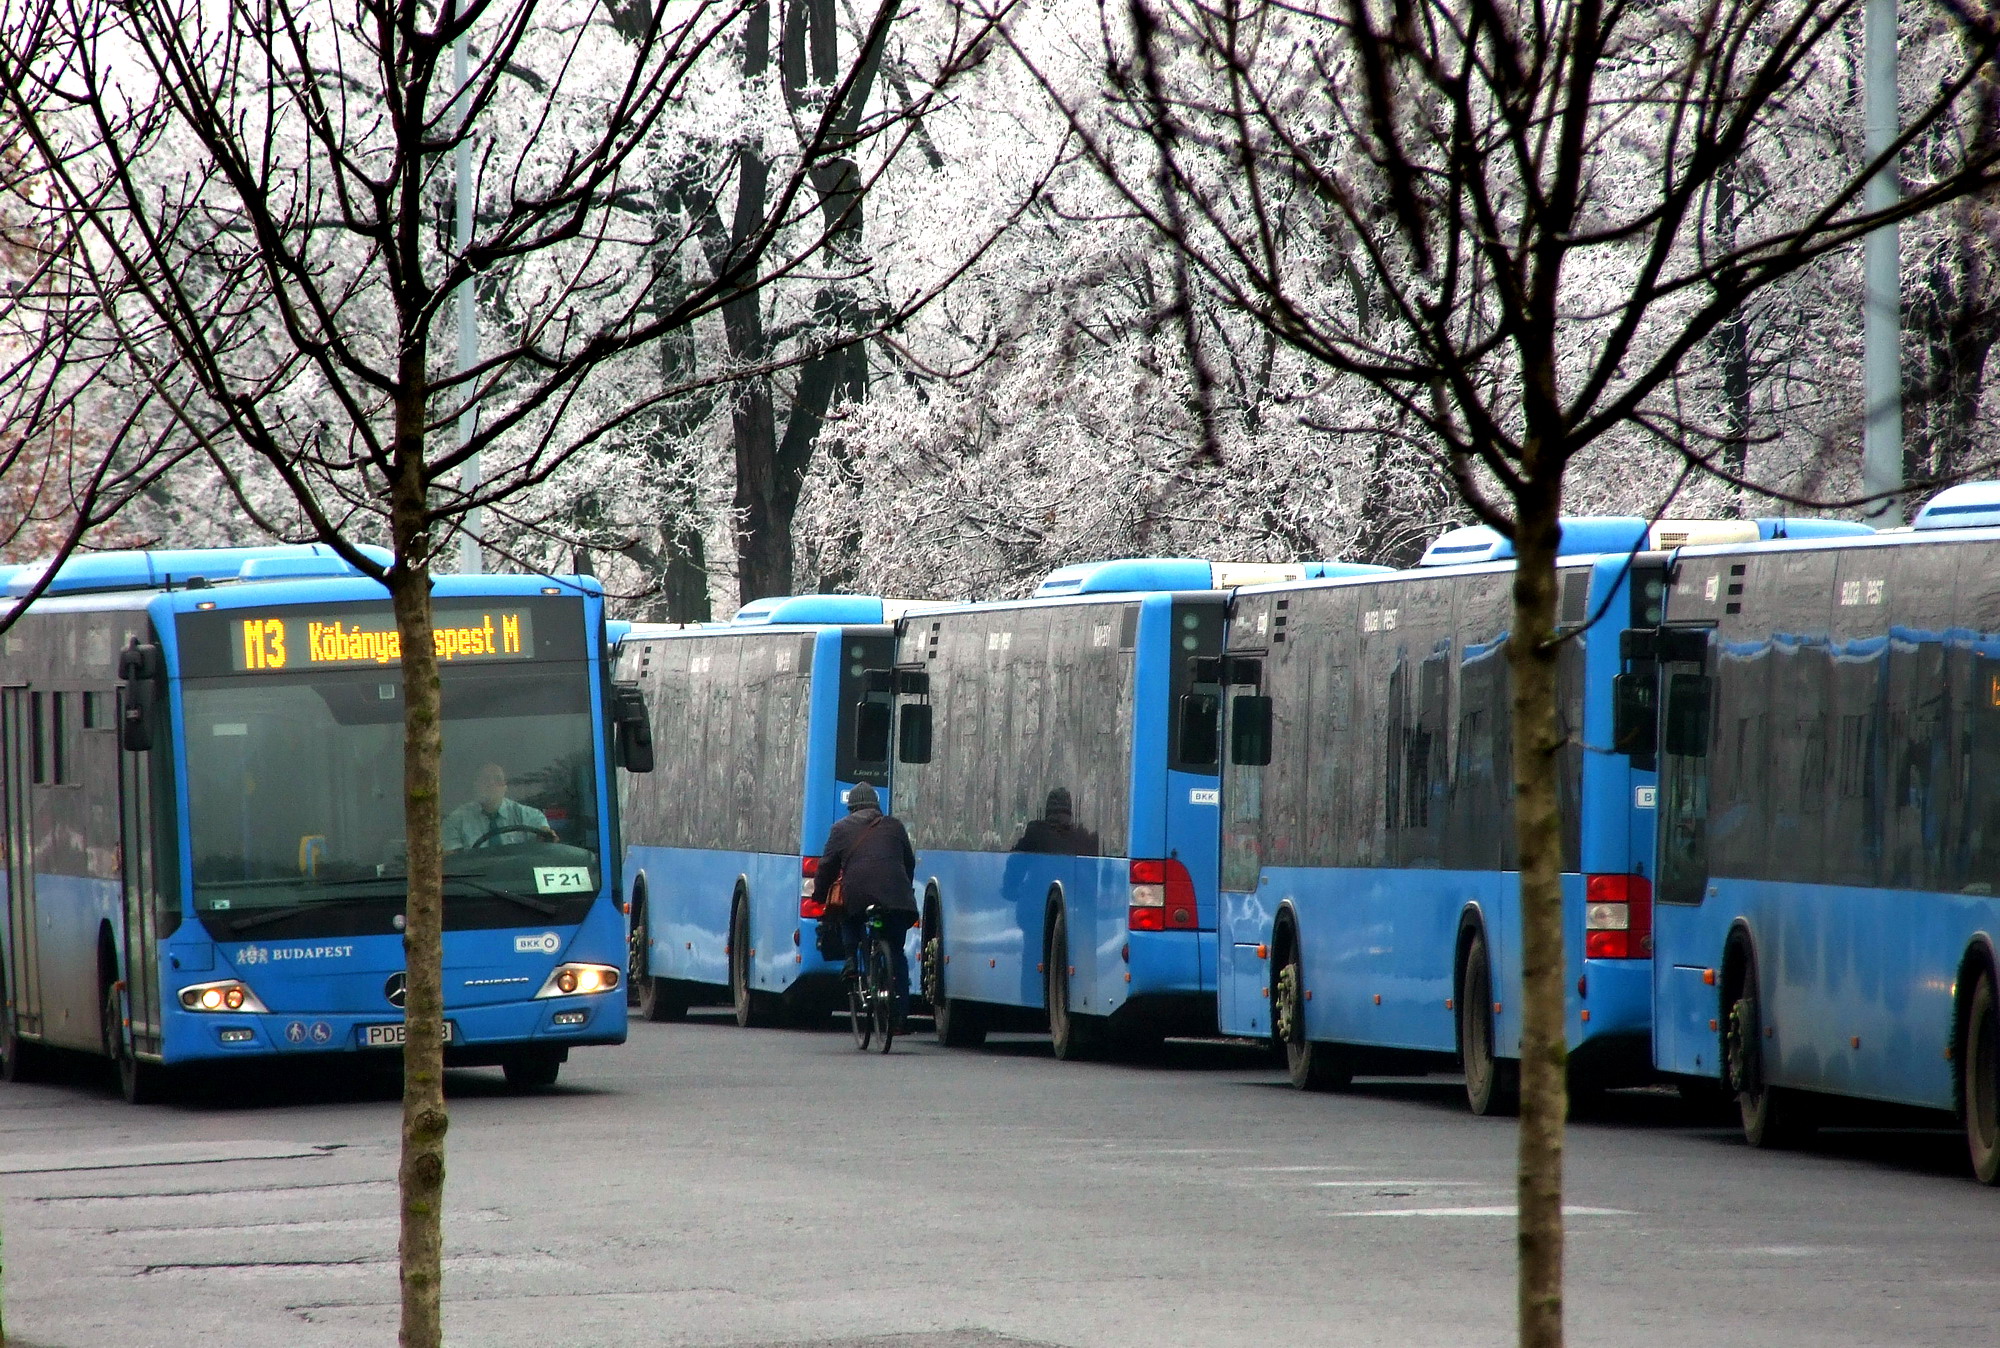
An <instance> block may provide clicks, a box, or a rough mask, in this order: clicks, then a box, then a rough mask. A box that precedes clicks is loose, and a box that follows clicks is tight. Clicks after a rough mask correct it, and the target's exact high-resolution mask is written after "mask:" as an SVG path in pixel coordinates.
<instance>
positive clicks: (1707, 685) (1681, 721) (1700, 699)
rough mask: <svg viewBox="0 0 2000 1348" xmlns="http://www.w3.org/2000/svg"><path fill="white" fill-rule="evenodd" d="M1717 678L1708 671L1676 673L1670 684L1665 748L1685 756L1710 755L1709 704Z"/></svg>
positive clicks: (1671, 752) (1672, 752)
mask: <svg viewBox="0 0 2000 1348" xmlns="http://www.w3.org/2000/svg"><path fill="white" fill-rule="evenodd" d="M1714 682H1715V681H1714V680H1713V679H1711V678H1710V677H1709V676H1708V675H1706V674H1676V675H1674V676H1673V677H1672V679H1671V680H1670V681H1669V683H1668V687H1667V729H1666V735H1665V737H1664V738H1665V741H1666V743H1665V746H1664V747H1665V749H1666V751H1667V752H1668V753H1670V754H1679V755H1680V756H1681V757H1683V758H1702V757H1705V756H1706V755H1707V754H1708V704H1709V700H1710V697H1711V692H1712V688H1713V686H1714Z"/></svg>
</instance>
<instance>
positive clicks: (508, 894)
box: [444, 871, 562, 917]
mask: <svg viewBox="0 0 2000 1348" xmlns="http://www.w3.org/2000/svg"><path fill="white" fill-rule="evenodd" d="M444 878H445V883H446V884H453V883H456V884H461V885H464V886H465V887H466V888H468V889H475V890H478V891H479V892H480V893H481V894H485V895H488V896H490V897H492V898H496V899H505V900H507V901H508V902H509V903H516V904H519V905H520V906H521V907H523V908H526V909H527V910H528V911H529V912H531V913H540V914H541V915H542V916H543V917H554V916H555V915H556V914H557V913H559V912H561V911H562V909H561V908H559V907H557V906H556V905H555V904H553V903H550V902H549V901H548V900H547V899H537V898H533V897H531V896H529V895H527V894H516V893H515V892H514V891H513V890H511V889H499V888H496V887H495V886H493V885H487V884H481V883H480V882H479V881H478V880H475V879H473V878H472V877H471V876H469V875H465V874H463V873H454V872H452V871H446V872H445V873H444Z"/></svg>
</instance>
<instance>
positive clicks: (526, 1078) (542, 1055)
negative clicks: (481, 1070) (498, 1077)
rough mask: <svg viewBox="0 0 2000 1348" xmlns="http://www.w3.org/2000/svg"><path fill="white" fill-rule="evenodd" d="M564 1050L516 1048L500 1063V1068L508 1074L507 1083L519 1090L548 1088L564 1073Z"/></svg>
mask: <svg viewBox="0 0 2000 1348" xmlns="http://www.w3.org/2000/svg"><path fill="white" fill-rule="evenodd" d="M562 1065H563V1051H562V1050H561V1049H547V1048H522V1049H515V1050H514V1051H513V1052H512V1053H511V1054H509V1055H508V1056H507V1059H506V1061H504V1062H502V1063H501V1064H500V1070H501V1071H502V1072H504V1073H505V1074H506V1076H507V1084H508V1086H510V1087H511V1088H513V1089H514V1090H517V1091H539V1090H546V1089H547V1088H549V1087H550V1086H553V1085H555V1084H556V1078H557V1077H558V1076H560V1075H561V1074H562Z"/></svg>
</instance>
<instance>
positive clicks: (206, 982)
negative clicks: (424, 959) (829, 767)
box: [0, 545, 643, 1102]
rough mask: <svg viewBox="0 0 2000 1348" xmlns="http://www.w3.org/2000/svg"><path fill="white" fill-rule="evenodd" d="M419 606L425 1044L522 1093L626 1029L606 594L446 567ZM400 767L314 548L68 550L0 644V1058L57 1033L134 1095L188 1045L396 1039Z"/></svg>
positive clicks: (48, 1042) (190, 1064)
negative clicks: (434, 801)
mask: <svg viewBox="0 0 2000 1348" xmlns="http://www.w3.org/2000/svg"><path fill="white" fill-rule="evenodd" d="M371 555H373V556H377V557H378V558H379V559H380V560H382V561H384V562H385V563H386V561H387V560H388V559H387V556H386V554H379V553H371ZM43 570H44V568H41V567H30V568H24V569H22V570H21V571H19V572H17V573H16V574H15V575H13V576H12V577H10V578H9V580H8V582H7V591H8V594H9V595H10V596H12V597H13V598H14V599H15V600H16V601H18V600H20V599H21V598H22V597H23V596H24V595H25V594H26V592H27V591H28V589H29V588H30V587H31V585H32V584H33V583H34V581H36V580H37V579H39V577H40V576H41V574H42V573H43ZM434 604H435V615H436V625H437V646H438V653H439V656H440V681H441V685H442V691H443V715H444V755H443V763H442V773H443V777H442V780H443V788H444V792H445V797H446V800H445V804H446V808H447V810H448V811H450V812H451V813H449V814H448V815H447V820H446V843H447V846H450V845H451V844H452V842H453V841H454V830H455V832H456V835H457V841H458V842H459V846H458V847H457V849H456V850H453V851H449V852H448V853H447V855H446V858H445V875H446V880H445V927H446V931H445V935H444V965H445V989H444V992H445V1016H446V1020H447V1035H448V1045H447V1048H446V1063H447V1065H450V1066H478V1065H497V1066H500V1067H503V1068H504V1069H505V1071H506V1074H507V1078H508V1080H509V1082H511V1083H513V1084H515V1085H516V1086H521V1087H527V1086H540V1085H546V1084H549V1083H551V1082H553V1081H554V1080H555V1078H556V1076H557V1074H558V1072H559V1070H560V1067H561V1064H562V1062H563V1061H564V1060H565V1058H566V1056H567V1053H568V1050H569V1049H570V1048H572V1047H576V1046H579V1045H584V1044H616V1043H621V1042H623V1040H624V1038H625V1006H624V995H623V990H622V989H620V988H618V983H619V981H620V979H621V977H622V974H623V964H624V960H623V946H624V935H625V932H624V918H623V914H622V911H621V904H620V902H619V896H618V890H617V878H616V874H615V871H616V868H615V867H609V866H606V865H604V864H603V858H604V857H605V856H606V855H607V854H614V855H615V853H613V849H614V848H615V847H616V845H617V836H616V826H615V825H616V821H615V819H614V817H613V814H612V812H611V810H610V809H608V808H604V807H605V806H606V805H608V804H609V803H610V802H611V800H612V797H611V795H610V790H611V784H610V782H609V781H608V780H607V775H608V772H609V767H608V764H609V763H610V761H611V760H610V754H611V746H612V740H611V738H610V736H609V734H608V729H607V728H608V726H609V725H610V724H611V720H610V717H609V715H608V710H607V709H608V708H609V707H610V706H611V704H612V701H613V699H612V690H611V688H610V686H609V685H608V683H607V682H606V680H605V663H604V660H603V658H602V656H603V624H604V617H603V604H602V599H601V596H600V593H599V590H598V588H597V585H596V582H595V581H593V580H590V579H589V578H587V577H574V576H564V577H540V576H439V577H437V579H436V581H435V588H434ZM632 739H633V734H632V733H630V732H628V733H627V734H625V735H623V736H622V737H621V743H622V742H627V741H631V740H632ZM641 753H642V751H641V750H639V749H634V750H633V760H634V763H635V766H643V764H642V763H639V761H638V760H639V757H640V756H641ZM487 778H492V779H493V780H494V781H495V782H497V783H498V785H497V786H496V787H495V789H496V790H499V791H501V792H503V795H502V796H501V797H500V798H499V800H498V802H497V804H498V808H499V809H500V810H501V811H502V813H501V814H499V815H489V814H487V813H486V806H485V803H484V801H483V800H480V801H476V800H475V797H476V796H477V795H478V794H479V792H481V791H482V790H484V788H483V787H481V786H479V785H478V783H480V782H481V781H483V780H485V779H487ZM402 782H403V688H402V674H401V668H400V662H399V656H398V643H397V641H396V631H395V621H394V616H393V613H392V611H391V608H390V603H389V600H388V598H387V596H386V595H385V593H384V591H383V588H382V586H381V585H380V584H378V583H377V582H375V581H372V580H370V579H368V578H366V577H364V576H362V575H361V574H360V573H359V572H357V571H355V570H354V569H353V568H352V567H350V566H349V565H348V564H347V563H346V562H344V561H342V560H341V559H340V558H339V557H338V556H336V555H335V554H334V553H333V552H332V550H331V549H329V548H326V547H324V546H321V545H313V546H307V547H265V548H237V549H223V550H202V551H156V552H123V553H102V554H96V555H90V556H79V557H75V558H72V559H71V560H70V561H68V562H67V563H65V564H64V565H63V566H62V567H61V569H60V570H59V571H58V572H57V574H56V576H55V578H54V580H53V581H52V582H51V584H50V585H49V586H48V588H47V590H46V591H45V592H44V593H43V595H42V596H41V597H40V598H38V599H36V600H35V601H34V602H33V604H32V605H31V606H30V607H29V608H28V610H27V612H25V613H24V614H23V615H22V616H21V617H20V618H19V620H18V621H17V622H16V623H15V625H14V626H13V627H12V628H11V629H10V630H9V631H8V632H7V634H6V637H5V649H4V654H0V813H4V826H0V867H4V884H5V894H6V915H5V924H4V930H0V947H4V948H0V976H4V979H5V995H4V1021H0V1067H4V1074H5V1076H6V1077H7V1079H9V1080H22V1079H24V1078H26V1077H28V1076H31V1075H32V1074H33V1073H34V1072H35V1071H36V1070H37V1068H38V1067H39V1066H41V1065H42V1064H43V1059H44V1056H45V1054H46V1053H47V1052H48V1051H49V1050H51V1049H69V1050H81V1051H83V1052H86V1053H95V1054H102V1055H104V1056H107V1057H109V1058H111V1059H112V1060H113V1061H114V1062H115V1063H116V1064H117V1067H118V1075H119V1080H120V1084H121V1086H122V1087H123V1090H124V1093H125V1095H126V1097H127V1098H128V1099H131V1100H134V1101H135V1102H136V1101H140V1100H143V1099H146V1098H148V1097H151V1096H155V1095H157V1094H159V1093H161V1092H162V1091H163V1090H165V1089H167V1088H169V1087H170V1086H171V1085H172V1082H173V1079H174V1078H175V1077H177V1076H179V1075H180V1074H182V1073H184V1072H186V1071H189V1070H193V1069H197V1068H199V1067H201V1066H203V1065H215V1064H220V1063H226V1062H231V1061H237V1062H242V1061H248V1060H253V1059H270V1058H272V1057H289V1058H294V1059H301V1058H305V1057H307V1056H311V1055H319V1056H322V1057H326V1056H343V1057H353V1056H355V1055H357V1054H363V1053H365V1052H366V1051H367V1050H370V1049H376V1050H389V1051H393V1050H394V1049H395V1048H396V1046H397V1045H399V1044H400V1043H401V1042H402V1035H403V1024H402V1014H403V1013H402V1003H403V992H404V955H403V939H402V935H401V932H402V927H403V921H404V915H403V908H404V903H405V892H406V886H405V875H406V872H405V847H404V829H403V789H402ZM475 810H476V811H478V812H479V813H478V817H477V818H474V815H473V813H472V811H475ZM493 818H499V819H502V820H504V821H507V823H506V826H505V827H497V828H496V827H477V825H479V824H480V823H482V822H485V821H487V820H490V819H493ZM475 834H476V835H477V836H475Z"/></svg>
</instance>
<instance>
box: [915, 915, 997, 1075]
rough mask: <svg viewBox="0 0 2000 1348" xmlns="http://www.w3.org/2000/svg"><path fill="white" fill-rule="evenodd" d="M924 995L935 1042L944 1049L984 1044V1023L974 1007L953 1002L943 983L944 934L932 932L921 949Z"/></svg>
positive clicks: (935, 930) (941, 931)
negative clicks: (929, 1008)
mask: <svg viewBox="0 0 2000 1348" xmlns="http://www.w3.org/2000/svg"><path fill="white" fill-rule="evenodd" d="M923 978H924V996H925V998H926V999H927V1000H929V1002H930V1004H931V1016H932V1017H933V1019H934V1021H935V1023H936V1025H937V1041H938V1042H939V1043H940V1044H943V1045H944V1046H945V1047H946V1048H978V1047H979V1046H980V1045H981V1044H983V1043H985V1042H986V1022H985V1021H984V1020H982V1019H981V1018H980V1015H979V1010H978V1008H977V1007H974V1006H971V1005H968V1004H967V1003H965V1002H954V1001H953V1000H952V999H951V997H950V995H949V994H947V993H946V991H945V984H944V932H943V930H942V928H938V929H934V930H933V931H932V932H931V935H930V939H928V940H927V941H925V942H924V949H923Z"/></svg>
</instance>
